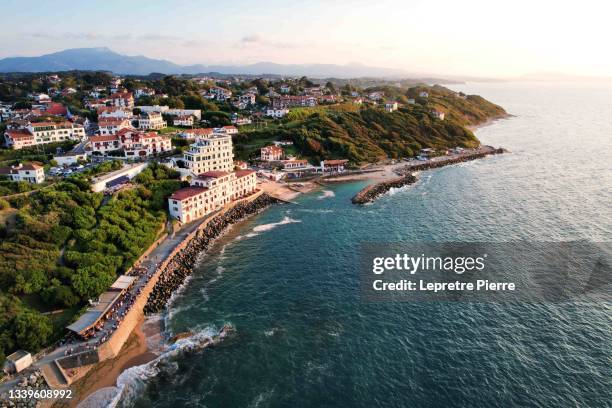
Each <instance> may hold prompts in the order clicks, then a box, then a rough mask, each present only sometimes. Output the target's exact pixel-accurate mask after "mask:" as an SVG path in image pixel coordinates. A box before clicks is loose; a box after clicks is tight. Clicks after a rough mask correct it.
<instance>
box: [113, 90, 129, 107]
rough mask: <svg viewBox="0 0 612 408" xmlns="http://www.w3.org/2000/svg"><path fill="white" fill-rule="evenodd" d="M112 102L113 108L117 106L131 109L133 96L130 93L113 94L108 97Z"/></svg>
mask: <svg viewBox="0 0 612 408" xmlns="http://www.w3.org/2000/svg"><path fill="white" fill-rule="evenodd" d="M110 99H111V101H113V106H119V107H122V108H133V107H134V95H132V94H131V93H130V92H115V93H114V94H112V95H111V96H110Z"/></svg>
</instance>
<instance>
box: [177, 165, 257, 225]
mask: <svg viewBox="0 0 612 408" xmlns="http://www.w3.org/2000/svg"><path fill="white" fill-rule="evenodd" d="M255 190H257V176H256V174H255V171H254V170H238V171H235V172H227V171H219V170H216V171H208V172H205V173H202V174H199V175H198V176H197V177H195V178H193V179H192V180H191V186H189V187H185V188H182V189H180V190H177V191H175V192H174V193H173V194H172V195H171V196H170V198H168V204H169V208H170V216H171V217H173V218H175V219H177V220H179V221H180V222H183V223H186V222H190V221H193V220H196V219H198V218H202V217H205V216H207V215H209V214H211V213H212V212H214V211H216V210H218V209H220V208H221V207H223V206H224V205H227V204H229V203H230V202H231V201H232V200H237V199H240V198H242V197H246V196H248V195H250V194H252V193H253V192H254V191H255Z"/></svg>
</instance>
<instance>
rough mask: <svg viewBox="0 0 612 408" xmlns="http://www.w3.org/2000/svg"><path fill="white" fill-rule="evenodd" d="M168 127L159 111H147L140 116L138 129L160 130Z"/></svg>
mask: <svg viewBox="0 0 612 408" xmlns="http://www.w3.org/2000/svg"><path fill="white" fill-rule="evenodd" d="M165 127H166V121H165V120H164V119H163V118H162V114H161V113H159V112H145V113H142V114H141V115H140V116H139V117H138V129H140V130H160V129H163V128H165Z"/></svg>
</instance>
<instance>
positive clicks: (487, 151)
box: [396, 146, 508, 174]
mask: <svg viewBox="0 0 612 408" xmlns="http://www.w3.org/2000/svg"><path fill="white" fill-rule="evenodd" d="M507 152H508V151H507V150H506V149H503V148H501V147H500V148H494V147H490V146H485V147H483V148H481V149H480V150H479V151H477V152H473V153H468V154H459V155H456V156H452V157H446V158H444V159H442V160H427V161H425V162H422V163H415V164H410V165H407V166H405V167H402V168H400V169H398V170H396V172H397V173H398V174H408V173H411V172H413V171H422V170H430V169H437V168H440V167H444V166H450V165H451V164H457V163H462V162H466V161H471V160H476V159H482V158H483V157H485V156H489V155H492V154H502V153H507Z"/></svg>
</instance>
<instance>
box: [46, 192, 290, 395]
mask: <svg viewBox="0 0 612 408" xmlns="http://www.w3.org/2000/svg"><path fill="white" fill-rule="evenodd" d="M294 193H295V192H294ZM295 194H296V195H297V194H299V192H298V193H295ZM256 200H260V201H259V202H257V203H256V202H255V201H256ZM273 200H277V197H272V196H270V195H267V194H266V193H265V191H264V194H259V195H258V196H257V197H256V198H255V199H254V200H253V201H248V202H242V203H238V204H236V205H234V206H232V207H230V208H228V209H227V210H226V211H224V212H222V213H220V214H216V215H215V216H213V217H211V219H210V221H209V222H208V223H206V222H205V223H203V225H205V227H204V228H202V229H201V230H199V233H197V234H195V235H194V236H193V237H191V238H190V239H189V240H188V241H186V242H184V245H183V248H182V249H181V251H180V252H178V253H176V254H175V255H173V256H171V257H170V258H169V259H167V261H168V262H167V263H166V262H165V263H166V265H167V267H166V268H165V269H164V270H162V272H161V273H162V277H160V281H158V285H159V286H158V287H157V289H154V290H153V292H151V295H150V297H149V299H148V300H147V304H146V305H145V310H147V309H149V312H156V311H158V312H161V313H154V314H149V315H145V316H144V317H141V318H140V320H139V321H138V324H137V325H136V326H135V328H134V329H133V330H132V331H131V332H130V334H129V336H128V338H127V340H126V341H125V343H124V344H123V346H122V347H121V349H120V350H119V352H118V353H117V355H116V356H115V357H113V358H111V359H108V360H105V361H102V362H100V363H97V364H94V365H92V366H90V367H88V369H87V373H86V374H84V375H83V377H81V378H79V379H78V380H76V381H75V382H74V383H73V385H72V387H73V391H74V398H73V399H71V400H70V401H69V402H65V401H58V402H57V403H56V404H55V405H54V406H55V407H76V406H79V407H97V406H99V405H100V403H101V402H108V401H109V398H108V397H109V395H111V397H114V396H116V394H117V393H118V392H119V388H118V386H117V381H118V379H119V377H120V375H121V374H122V373H124V372H125V371H126V370H128V369H129V368H132V367H136V366H142V365H146V364H148V363H151V362H152V361H154V360H155V359H156V358H158V357H159V356H160V355H162V354H163V353H164V352H166V351H168V346H171V345H170V344H167V343H165V344H164V342H163V338H164V331H165V330H164V328H162V326H163V324H162V322H163V319H162V318H161V317H162V315H163V313H166V312H167V311H166V310H165V308H166V305H167V302H168V301H169V299H170V297H171V295H172V294H174V293H176V290H177V289H179V288H180V287H181V286H182V285H183V284H184V283H185V282H186V279H188V278H189V276H190V275H189V274H186V271H187V270H189V269H190V268H189V267H187V264H188V262H187V259H190V257H192V256H193V255H194V254H195V253H196V252H197V254H199V253H202V252H204V251H206V250H207V249H209V248H210V247H211V246H212V245H214V243H215V242H216V240H217V239H219V238H221V237H222V236H223V235H224V234H225V233H226V232H227V231H228V230H229V229H230V228H231V227H232V226H233V225H235V224H237V223H240V222H242V221H245V220H247V219H248V218H250V217H251V216H253V215H256V214H258V213H259V212H261V211H262V210H264V209H265V208H267V206H269V205H270V204H271V203H272V202H273ZM247 203H248V204H252V207H251V208H248V207H245V205H247ZM240 204H242V206H239V205H240ZM232 210H234V213H232V215H229V216H228V213H230V212H231V211H232ZM228 217H229V219H228ZM232 217H234V218H232ZM211 223H212V224H216V225H213V226H212V227H211V226H210V225H207V224H211ZM211 228H212V231H211ZM194 251H195V252H194ZM195 258H197V256H193V259H195ZM174 268H176V269H174ZM164 273H165V275H166V276H168V275H170V279H166V282H164V278H163V275H164ZM175 274H176V275H175ZM173 275H175V276H173ZM167 285H170V286H167ZM156 286H157V285H156ZM166 295H170V297H168V296H166ZM217 336H218V335H217ZM183 337H191V335H188V336H183ZM198 337H202V336H198ZM214 337H215V336H213V337H212V340H211V341H213V342H215V341H217V340H215V338H214ZM221 337H223V336H221ZM207 338H208V337H207V336H204V339H198V340H199V341H201V340H204V343H206V341H207ZM205 346H206V344H205Z"/></svg>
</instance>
